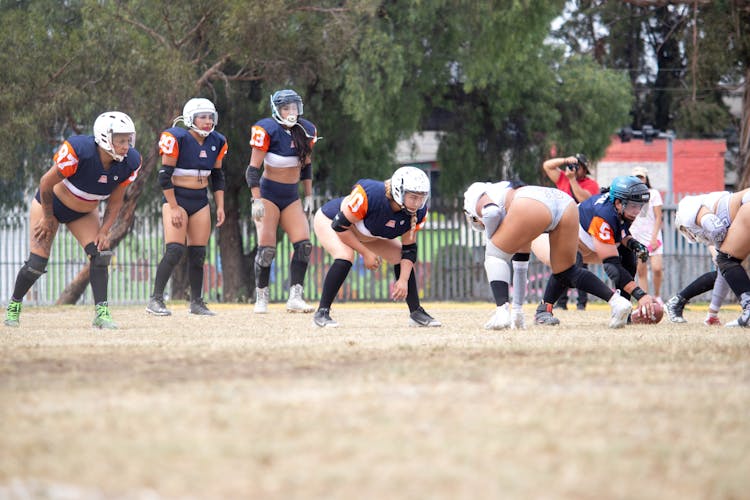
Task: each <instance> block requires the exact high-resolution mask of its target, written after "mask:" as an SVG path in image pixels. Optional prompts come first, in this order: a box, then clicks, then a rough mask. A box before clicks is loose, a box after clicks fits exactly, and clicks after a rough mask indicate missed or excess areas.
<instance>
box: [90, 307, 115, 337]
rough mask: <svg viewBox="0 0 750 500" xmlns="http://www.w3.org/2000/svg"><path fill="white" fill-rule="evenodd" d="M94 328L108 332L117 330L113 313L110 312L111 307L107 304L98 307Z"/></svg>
mask: <svg viewBox="0 0 750 500" xmlns="http://www.w3.org/2000/svg"><path fill="white" fill-rule="evenodd" d="M93 326H94V328H101V329H106V330H116V329H117V325H116V324H115V322H114V321H112V313H110V312H109V306H108V305H107V303H106V302H102V303H101V304H97V305H96V316H94V323H93Z"/></svg>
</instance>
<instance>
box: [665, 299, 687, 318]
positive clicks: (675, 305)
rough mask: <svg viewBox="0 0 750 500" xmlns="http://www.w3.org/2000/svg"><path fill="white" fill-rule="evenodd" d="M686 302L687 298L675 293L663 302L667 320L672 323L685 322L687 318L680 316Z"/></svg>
mask: <svg viewBox="0 0 750 500" xmlns="http://www.w3.org/2000/svg"><path fill="white" fill-rule="evenodd" d="M687 302H688V301H687V299H685V298H683V297H682V295H680V294H677V295H675V296H674V297H672V298H671V299H669V300H668V301H667V302H666V303H665V304H664V309H666V310H667V316H669V321H671V322H672V323H687V320H686V319H685V318H683V317H682V311H683V310H684V309H685V304H687Z"/></svg>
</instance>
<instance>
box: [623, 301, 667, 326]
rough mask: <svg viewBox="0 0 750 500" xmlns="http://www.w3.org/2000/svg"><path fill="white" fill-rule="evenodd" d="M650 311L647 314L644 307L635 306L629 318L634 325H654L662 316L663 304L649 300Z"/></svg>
mask: <svg viewBox="0 0 750 500" xmlns="http://www.w3.org/2000/svg"><path fill="white" fill-rule="evenodd" d="M651 309H652V313H651V314H649V313H648V311H647V310H646V308H645V307H636V308H635V309H633V312H632V313H631V315H630V319H631V320H632V321H633V323H634V324H636V325H655V324H656V323H658V322H659V321H661V319H662V318H663V317H664V306H663V305H662V304H661V302H657V301H655V300H654V301H653V302H651Z"/></svg>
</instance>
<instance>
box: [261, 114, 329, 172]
mask: <svg viewBox="0 0 750 500" xmlns="http://www.w3.org/2000/svg"><path fill="white" fill-rule="evenodd" d="M298 123H299V125H295V127H299V126H302V127H304V129H305V132H306V133H307V137H309V138H310V143H311V144H312V145H314V144H315V142H316V141H317V140H318V136H317V130H316V129H315V125H313V123H312V122H310V121H308V120H305V119H304V118H302V117H300V118H299V121H298ZM250 146H251V147H253V148H255V149H260V150H261V151H265V152H266V157H265V158H264V159H263V162H264V163H265V164H266V165H268V166H269V167H277V168H292V167H301V166H302V165H301V164H300V158H299V155H298V154H297V150H296V149H295V147H294V141H292V133H291V129H288V128H286V127H284V126H283V125H281V124H280V123H279V122H277V121H276V120H274V119H273V118H263V119H262V120H260V121H258V122H257V123H256V124H255V125H253V128H252V129H251V131H250Z"/></svg>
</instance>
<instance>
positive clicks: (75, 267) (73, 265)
mask: <svg viewBox="0 0 750 500" xmlns="http://www.w3.org/2000/svg"><path fill="white" fill-rule="evenodd" d="M319 201H320V200H319ZM460 206H461V204H460V203H458V202H456V203H454V204H453V206H452V207H449V208H438V209H435V210H433V211H432V212H431V213H430V217H429V220H428V222H427V224H426V225H425V227H424V229H423V230H421V231H420V232H419V233H417V234H418V236H417V241H418V248H419V258H418V261H417V265H416V272H417V283H418V286H419V291H420V296H421V297H422V298H423V299H425V300H467V301H469V300H488V301H489V300H491V298H492V294H491V291H490V288H489V285H488V284H487V280H486V277H485V272H484V264H483V262H484V241H483V238H484V236H483V235H482V234H481V233H476V232H474V231H472V230H471V229H470V228H469V227H468V225H467V224H466V221H465V219H464V217H463V214H462V211H461V210H460V209H459V208H458V207H460ZM674 211H675V207H674V206H665V207H664V229H663V232H664V271H665V272H664V282H663V285H662V296H663V297H664V298H665V300H666V297H669V296H671V295H673V294H674V293H676V292H677V291H679V290H680V289H681V288H682V287H684V286H685V285H686V284H687V283H689V282H690V281H692V280H693V279H694V278H695V277H697V276H699V275H700V274H702V273H704V272H706V271H709V270H711V269H712V263H711V260H710V258H709V254H708V251H707V249H706V248H705V247H704V246H703V245H697V244H689V243H687V242H686V241H685V240H684V238H682V237H678V236H679V235H678V233H677V231H676V230H675V228H674ZM216 231H217V230H215V231H214V234H213V235H212V237H211V240H210V242H209V245H208V248H207V258H206V263H205V279H204V296H205V297H206V299H207V300H209V301H219V300H220V298H221V297H223V293H222V269H221V256H220V253H219V251H218V245H217V238H216ZM242 234H243V242H244V246H245V248H244V249H243V250H244V252H245V254H249V253H250V250H251V249H252V248H253V247H254V246H255V241H256V239H255V231H254V230H253V227H252V223H251V222H250V221H243V224H242ZM28 235H29V228H28V219H27V216H26V214H9V215H6V216H4V217H2V218H0V293H1V295H0V301H6V300H8V298H9V297H10V294H11V292H12V290H13V284H14V281H15V276H16V273H17V272H18V269H19V268H20V267H21V266H22V265H23V262H24V260H26V259H27V258H28V254H29V244H28ZM311 239H312V243H313V246H314V248H313V252H312V255H311V259H310V266H309V269H308V274H307V279H306V282H305V295H306V297H307V298H308V299H309V300H311V301H317V300H318V298H319V297H320V292H321V290H322V285H323V280H324V277H325V274H326V272H327V270H328V267H329V266H330V264H331V259H330V257H329V256H328V255H327V254H326V253H325V251H324V250H323V249H322V247H320V246H319V245H318V244H317V241H316V238H315V235H314V234H313V235H312V238H311ZM163 249H164V236H163V231H162V225H161V216H160V214H159V213H156V212H151V213H145V214H140V215H139V216H138V217H136V219H135V223H134V226H133V228H132V231H131V233H130V234H129V235H128V236H127V237H125V238H124V239H123V240H122V241H121V242H120V245H119V246H118V247H117V248H116V249H115V258H113V260H112V263H111V267H110V282H109V300H110V302H111V303H112V304H141V303H145V302H146V301H147V300H148V296H149V294H150V293H151V288H152V287H153V280H154V276H155V274H156V267H157V265H158V263H159V261H160V260H161V257H162V254H163ZM291 254H292V245H291V244H290V242H289V240H288V239H287V238H286V236H284V237H283V238H282V239H281V241H280V242H279V245H278V252H277V258H276V260H275V261H274V263H273V266H272V269H271V283H270V285H269V288H270V298H271V300H272V301H285V300H286V297H287V291H288V288H289V283H288V281H289V260H290V257H291ZM248 258H249V257H248ZM87 263H88V260H87V258H86V255H85V253H84V251H83V249H82V248H81V247H80V245H79V244H78V242H77V241H76V240H75V238H73V236H72V235H71V234H70V233H69V232H68V231H67V229H66V228H65V227H64V226H61V227H60V230H59V232H58V234H57V237H56V239H55V243H54V245H53V248H52V254H51V256H50V261H49V265H48V270H47V273H46V274H45V275H43V276H42V277H41V278H40V279H39V280H38V281H37V283H36V284H35V285H34V287H32V289H31V290H30V291H29V293H28V295H27V297H26V298H25V301H26V302H27V303H30V304H39V305H46V304H53V303H55V301H56V300H57V298H58V297H59V296H60V293H61V292H62V290H63V289H64V288H65V286H66V285H67V284H68V283H69V282H70V281H71V280H72V279H73V278H74V277H75V276H76V274H77V273H78V272H79V271H80V270H81V269H82V267H83V266H85V265H87ZM590 269H591V271H592V272H594V273H596V274H597V275H598V276H600V277H601V278H602V279H604V280H605V282H608V280H607V277H606V275H605V273H604V271H603V269H602V266H600V265H594V266H590ZM548 277H549V269H548V268H546V267H545V266H544V265H543V264H541V263H540V262H539V261H538V260H536V258H535V257H533V256H532V259H531V262H530V265H529V280H528V291H527V301H528V302H538V301H540V300H541V298H542V295H543V293H544V286H545V284H546V282H547V278H548ZM392 282H393V272H392V269H391V268H389V267H388V266H386V265H385V264H383V265H382V266H381V267H380V268H379V269H377V270H375V271H367V270H366V269H365V268H364V266H363V263H362V260H361V258H358V259H357V261H356V262H355V263H354V266H353V267H352V270H351V272H350V275H349V278H348V279H347V281H346V282H345V284H344V286H343V287H342V290H341V293H340V294H339V298H338V299H339V300H341V301H351V300H364V301H386V300H390V286H391V284H392ZM250 286H252V285H251V284H250ZM167 291H169V286H168V287H167ZM707 297H708V295H705V296H704V297H702V299H704V300H705V299H706V298H707ZM80 302H81V303H88V304H90V303H92V302H93V299H92V296H91V290H90V287H87V289H86V292H85V293H84V295H83V296H82V297H81V299H80Z"/></svg>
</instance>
